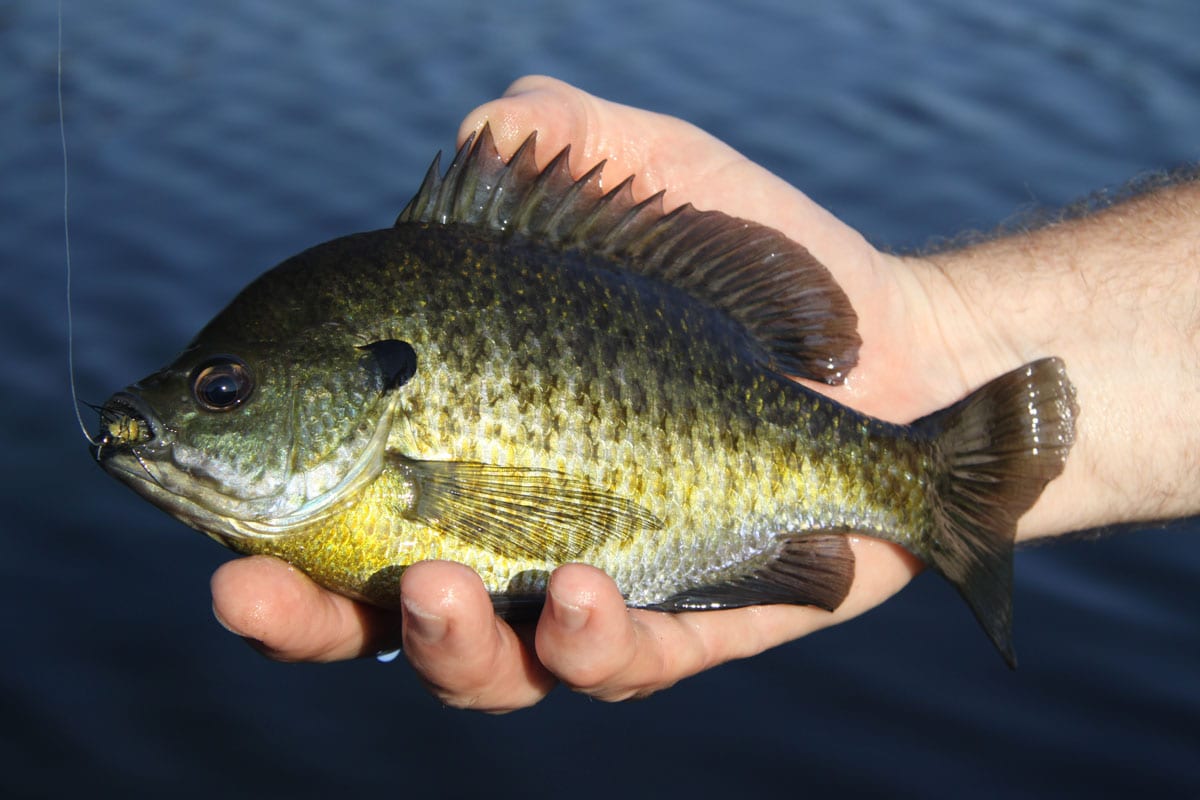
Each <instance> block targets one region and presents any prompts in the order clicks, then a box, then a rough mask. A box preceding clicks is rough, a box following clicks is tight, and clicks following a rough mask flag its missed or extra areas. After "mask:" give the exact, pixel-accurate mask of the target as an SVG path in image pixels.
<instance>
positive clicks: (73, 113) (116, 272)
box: [0, 0, 1200, 798]
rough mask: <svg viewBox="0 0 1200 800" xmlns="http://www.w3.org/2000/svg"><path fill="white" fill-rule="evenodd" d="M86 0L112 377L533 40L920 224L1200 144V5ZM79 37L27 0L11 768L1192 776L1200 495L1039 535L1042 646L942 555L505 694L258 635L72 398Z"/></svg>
mask: <svg viewBox="0 0 1200 800" xmlns="http://www.w3.org/2000/svg"><path fill="white" fill-rule="evenodd" d="M301 6H302V8H301ZM65 24H66V49H65V54H64V66H65V70H66V75H65V96H66V108H67V126H68V135H69V137H70V154H71V173H70V174H71V209H72V217H71V219H72V237H73V238H72V243H73V247H74V255H75V266H76V275H75V278H76V301H77V305H76V311H77V316H76V324H77V329H78V334H79V338H78V351H77V356H78V360H79V367H80V389H81V392H82V394H83V396H84V397H85V398H89V399H93V400H98V399H101V398H103V397H104V396H106V395H107V394H108V392H110V391H111V390H112V389H114V388H116V387H117V386H119V385H122V384H124V383H126V382H127V381H129V380H131V379H133V378H136V377H138V376H141V375H143V374H145V373H147V372H148V371H150V370H151V369H153V368H155V367H156V366H158V365H159V364H161V363H163V362H165V361H166V360H167V359H168V358H169V357H170V356H171V355H172V354H173V353H174V351H175V349H176V348H178V347H179V346H181V345H182V343H183V342H184V341H185V340H186V339H187V338H188V337H190V335H191V334H192V333H193V332H194V331H195V330H196V329H197V328H198V326H199V325H200V324H202V323H203V322H204V321H205V320H207V319H208V318H209V317H210V316H211V315H212V314H213V313H214V312H215V311H216V310H218V308H219V307H220V306H221V305H222V304H223V303H224V302H225V301H226V300H228V299H229V298H230V297H231V296H232V294H233V293H234V292H235V291H236V290H237V289H238V288H240V287H241V286H242V285H243V284H245V283H246V282H247V281H248V280H249V279H250V278H251V277H252V276H254V275H255V274H257V273H258V272H260V271H261V270H262V269H264V268H266V267H268V266H270V265H271V264H273V263H275V262H276V261H278V260H280V259H282V258H284V257H286V256H288V255H291V254H292V253H294V252H296V251H298V250H300V249H302V248H304V247H307V246H309V245H311V244H314V243H316V242H319V241H322V240H324V239H327V238H330V237H333V236H335V235H339V234H343V233H347V232H350V231H356V230H363V229H368V228H375V227H380V226H384V225H387V224H389V223H390V221H391V220H392V219H393V218H394V216H395V214H396V212H397V211H398V209H399V208H400V207H401V206H402V204H403V203H404V202H405V201H406V200H407V198H408V196H409V194H410V193H411V192H412V191H413V189H414V188H415V186H416V184H417V182H418V181H419V179H420V177H421V175H422V174H423V171H424V168H425V167H426V165H427V163H428V159H429V158H430V157H431V156H432V154H433V152H434V151H435V150H437V149H438V148H447V147H451V146H452V145H453V136H454V133H455V131H456V128H457V124H458V122H459V120H460V118H461V117H462V116H463V115H464V114H465V113H466V112H467V111H468V110H469V109H470V108H471V107H473V106H474V105H475V104H477V103H480V102H482V101H485V100H487V99H489V98H491V97H493V96H495V95H497V94H498V93H499V92H500V91H502V90H503V88H504V87H505V85H506V84H507V83H508V82H509V81H510V80H511V79H513V78H515V77H517V76H519V75H522V74H525V73H529V72H544V73H550V74H553V75H556V76H558V77H561V78H564V79H567V80H570V81H573V82H576V83H578V84H580V85H582V86H583V87H585V88H587V89H589V90H591V91H593V92H595V93H597V94H601V95H604V96H608V97H610V98H613V99H617V100H620V101H623V102H627V103H631V104H634V105H638V106H643V107H649V108H653V109H655V110H659V111H663V112H667V113H671V114H675V115H678V116H681V117H684V118H687V119H689V120H691V121H693V122H696V123H698V124H700V125H701V126H703V127H705V128H707V129H708V130H710V131H711V132H713V133H714V134H716V135H717V136H719V137H720V138H722V139H725V140H726V141H729V142H730V143H732V144H733V145H734V146H735V147H737V148H739V149H741V150H742V151H744V152H746V153H747V154H748V155H749V156H750V157H751V158H753V159H755V160H757V161H760V162H761V163H763V164H765V165H766V166H767V167H769V168H770V169H772V170H774V171H775V172H777V173H779V174H781V175H783V176H784V177H786V178H787V179H788V180H789V181H791V182H793V183H795V184H796V185H797V186H799V187H801V188H802V189H804V190H805V191H807V192H808V193H809V194H810V195H811V196H813V197H814V198H815V199H817V200H818V201H819V202H821V203H823V204H826V205H827V206H829V207H830V208H831V209H832V210H833V211H834V212H835V213H837V214H839V215H840V216H842V217H844V218H845V219H847V220H848V221H849V222H850V223H852V224H853V225H855V226H857V227H858V228H860V229H861V230H863V231H864V232H865V233H866V234H867V235H868V236H869V237H870V238H871V239H872V240H873V241H875V242H877V243H880V244H882V245H886V246H890V247H896V248H903V247H908V246H915V245H921V244H923V243H925V242H927V241H929V240H930V239H931V238H933V237H939V236H947V235H953V234H955V233H957V232H959V231H961V230H963V229H964V228H989V227H992V226H993V225H995V224H997V223H999V222H1001V221H1002V220H1004V219H1005V218H1007V217H1009V216H1010V215H1011V214H1012V213H1013V212H1014V211H1017V210H1019V209H1022V208H1024V207H1027V206H1029V205H1030V204H1046V205H1056V204H1061V203H1065V202H1067V201H1070V200H1072V199H1074V198H1076V197H1078V196H1080V195H1082V194H1085V193H1087V192H1089V191H1091V190H1094V189H1097V188H1100V187H1104V186H1114V185H1119V184H1120V183H1122V182H1123V181H1125V180H1126V179H1128V178H1131V177H1133V176H1135V175H1138V174H1140V173H1144V172H1146V171H1148V170H1154V169H1159V168H1163V167H1171V166H1175V165H1179V164H1183V163H1186V162H1191V161H1195V160H1197V159H1198V158H1200V138H1198V136H1200V135H1198V133H1197V132H1198V131H1200V48H1198V47H1197V45H1196V42H1197V34H1200V12H1198V11H1197V9H1196V6H1195V4H1194V2H1192V0H1159V1H1158V2H1149V1H1148V0H1147V1H1146V2H1138V3H1134V2H1126V3H1108V4H1106V3H1099V2H1087V1H1085V0H1018V1H1017V2H1009V3H994V2H969V1H964V0H936V1H934V0H929V1H927V2H920V3H906V2H900V1H899V0H867V1H866V2H856V3H844V4H836V5H835V4H820V5H818V4H806V3H794V2H789V1H788V0H759V1H756V2H739V3H736V4H734V3H728V2H718V1H717V0H712V1H710V2H696V3H685V2H682V0H667V1H664V2H657V3H653V4H651V3H634V2H613V1H612V0H608V1H607V2H600V1H599V0H587V1H584V0H579V1H577V2H571V1H570V0H545V1H544V2H533V1H532V0H526V1H524V2H511V3H488V4H485V3H469V2H464V0H439V1H438V2H407V3H377V4H369V5H368V4H357V5H355V4H348V3H343V2H336V1H335V0H321V1H320V2H308V3H305V4H291V3H283V2H279V3H272V2H266V1H265V0H238V2H207V3H196V4H184V3H163V2H157V1H156V0H126V1H125V2H119V1H115V0H114V1H111V2H105V3H89V2H67V3H66V13H65ZM54 45H55V24H54V15H53V4H52V3H50V2H45V0H37V2H33V1H32V0H29V1H27V2H16V1H14V0H7V1H5V2H0V136H2V137H3V140H2V145H3V146H2V147H0V257H2V258H0V263H2V265H3V278H4V283H3V292H2V294H0V303H2V304H3V305H2V308H0V329H2V333H3V336H2V338H0V347H3V360H2V361H0V363H2V365H3V368H4V377H5V380H4V382H3V394H2V398H3V400H2V402H3V419H4V423H3V425H0V430H2V431H3V433H0V436H3V452H4V455H5V458H4V459H3V460H2V461H0V469H2V470H3V480H2V481H0V486H3V487H4V497H5V501H6V506H7V508H6V511H7V513H6V515H5V519H4V523H3V527H2V528H0V531H2V533H0V537H2V539H0V546H2V549H0V578H2V580H0V608H3V615H2V617H0V620H2V621H0V637H2V638H0V640H2V641H3V643H4V645H3V648H4V649H3V651H2V656H3V657H2V658H0V795H3V796H10V795H13V794H17V795H60V796H61V795H66V794H68V793H73V792H80V791H85V790H94V789H97V788H102V787H107V788H112V789H115V790H118V791H120V792H122V793H125V794H126V795H133V796H160V795H162V794H165V793H168V792H171V793H174V794H176V795H177V796H204V795H208V794H212V793H216V792H219V793H222V794H223V795H226V796H248V795H251V794H256V795H259V796H298V797H308V796H329V795H332V794H334V793H335V792H336V793H338V794H339V795H348V794H349V792H356V791H361V790H374V791H376V792H380V791H386V792H388V793H395V794H397V795H405V794H412V793H414V792H417V793H421V794H423V795H431V794H438V795H445V796H468V795H478V794H482V793H484V792H487V793H489V794H491V795H492V796H510V795H517V794H518V793H520V794H533V795H539V794H547V795H551V794H552V795H555V796H569V797H581V798H583V797H601V796H603V797H628V796H643V795H667V794H670V795H673V796H692V797H707V796H718V795H728V794H730V793H733V792H737V793H738V794H739V795H741V794H749V793H754V794H757V795H759V796H764V795H776V794H783V793H785V792H786V793H788V794H789V795H793V796H799V795H801V794H808V795H812V794H814V793H815V794H816V795H817V796H829V795H834V794H835V793H851V794H853V795H861V794H864V793H866V792H868V791H872V792H878V793H880V794H886V795H887V796H893V797H896V796H899V797H903V796H911V797H935V796H942V797H963V796H968V795H969V796H972V797H992V796H1015V795H1018V794H1019V795H1021V796H1061V795H1062V794H1063V793H1065V792H1068V791H1070V792H1071V793H1072V794H1075V795H1082V794H1084V793H1088V794H1092V795H1098V796H1112V795H1127V794H1133V793H1134V792H1137V794H1138V796H1183V795H1192V796H1195V795H1196V794H1197V793H1198V792H1200V768H1198V767H1197V766H1196V763H1197V754H1198V753H1200V688H1198V687H1200V681H1198V676H1200V621H1198V620H1200V588H1198V584H1200V538H1198V537H1197V535H1196V534H1197V532H1198V530H1197V525H1196V524H1194V523H1192V524H1181V525H1177V526H1174V527H1169V528H1161V527H1160V528H1153V529H1145V530H1140V531H1135V532H1130V533H1125V534H1123V535H1120V536H1111V537H1107V538H1103V539H1098V540H1089V541H1072V542H1066V541H1063V542H1057V543H1054V544H1051V545H1047V546H1043V547H1039V548H1036V549H1032V550H1028V551H1024V552H1022V553H1021V554H1020V555H1019V557H1018V560H1017V586H1016V614H1017V629H1016V635H1017V645H1018V650H1019V652H1020V655H1021V658H1022V666H1021V669H1020V670H1019V671H1018V672H1016V673H1010V672H1008V671H1007V670H1006V669H1005V668H1004V667H1003V665H1002V664H1001V662H1000V659H998V658H997V657H996V655H995V653H994V652H992V650H991V648H990V646H989V645H988V643H987V641H986V639H985V637H984V636H983V635H982V634H981V633H980V632H979V631H978V630H977V628H976V626H975V623H974V621H973V620H972V619H971V616H970V614H969V613H968V612H967V611H966V609H965V608H963V607H962V605H961V603H960V601H959V599H958V598H957V596H956V595H955V594H954V592H953V591H952V590H951V589H950V588H949V587H948V586H946V585H945V584H943V583H942V582H940V581H938V580H936V579H935V578H932V577H924V578H922V579H920V580H918V581H916V582H915V583H914V585H912V586H911V587H909V588H908V589H906V590H905V591H904V592H903V593H902V595H900V596H899V597H897V598H896V599H895V600H893V601H892V602H890V603H888V604H887V605H886V606H884V607H882V608H880V609H878V610H877V611H875V612H873V613H871V614H869V615H867V616H866V617H865V618H863V619H860V620H857V621H855V622H853V623H851V624H848V625H845V626H842V627H841V628H839V629H837V630H832V631H828V632H824V633H821V634H818V635H816V636H813V637H811V638H809V639H807V640H804V641H800V642H796V643H793V644H790V645H787V646H784V647H781V648H778V649H777V650H775V651H773V652H770V653H768V654H765V655H763V656H760V657H758V658H754V659H751V660H748V661H745V662H741V663H736V664H730V665H727V666H725V667H722V668H720V669H717V670H714V671H712V672H710V673H708V674H705V675H702V676H699V677H697V678H694V679H691V680H688V681H685V682H684V683H682V684H680V685H679V686H677V687H675V688H674V689H672V690H670V691H668V692H665V693H662V694H660V695H657V696H655V697H653V698H651V699H649V700H647V701H644V702H640V703H633V704H626V705H619V706H609V705H604V704H601V703H596V702H591V701H589V700H587V699H584V698H582V697H579V696H575V695H571V694H569V693H566V692H558V693H555V694H554V695H552V696H551V697H550V698H549V699H548V700H546V701H545V702H544V703H543V704H542V705H541V706H539V707H538V708H536V709H534V710H531V711H526V712H523V713H519V714H516V715H512V716H509V717H504V718H489V717H481V716H477V715H473V714H469V713H463V712H456V711H450V710H446V709H443V708H441V707H439V705H438V704H437V703H436V702H434V701H433V700H432V699H430V698H429V697H428V696H426V695H425V693H424V692H423V690H422V689H421V688H420V687H419V686H418V684H417V681H416V680H415V679H414V677H413V674H412V673H411V671H410V670H409V669H408V667H407V666H406V665H405V664H404V663H403V662H402V661H401V662H397V663H393V664H390V665H381V664H378V663H376V662H374V661H365V662H356V663H347V664H338V665H328V666H312V665H280V664H274V663H271V662H268V661H265V660H263V659H261V658H260V657H258V656H257V655H255V654H254V653H253V652H251V651H250V650H249V649H248V648H246V647H245V646H244V645H243V644H242V643H241V642H239V641H238V640H236V639H235V638H234V637H232V636H230V635H228V634H227V633H225V632H224V631H223V630H221V629H220V628H219V626H218V625H217V624H216V623H215V622H214V621H213V619H212V617H211V613H210V608H209V603H210V599H209V594H208V588H207V580H208V576H209V574H210V573H211V572H212V570H213V569H214V568H215V567H216V566H217V565H218V564H219V563H221V562H222V561H223V560H224V559H226V558H227V557H228V554H227V553H226V552H225V551H223V550H222V549H221V548H219V547H217V546H216V545H214V544H212V543H211V542H209V541H208V540H206V539H204V538H203V537H200V536H198V535H196V534H194V533H192V532H191V531H189V530H187V529H185V528H183V527H182V526H181V525H179V524H177V523H174V522H172V521H171V520H169V519H168V518H166V517H165V516H164V515H163V514H161V513H160V512H158V511H157V510H155V509H153V508H151V507H150V506H149V505H147V504H145V503H144V502H142V501H140V500H138V499H137V498H135V497H134V496H133V495H132V494H130V493H129V492H128V491H127V490H125V489H124V488H122V487H120V486H119V485H117V484H116V483H115V482H114V481H112V480H111V479H110V478H108V477H107V476H105V475H103V474H102V473H101V472H100V470H98V469H96V467H95V466H94V465H93V464H91V463H90V462H89V459H88V457H87V453H86V450H85V447H84V443H83V441H82V438H81V437H80V436H79V435H78V433H77V431H75V429H74V427H73V425H74V423H73V421H72V419H71V410H70V404H69V401H68V399H67V388H66V383H65V367H64V357H65V355H64V325H65V319H64V313H63V304H62V293H63V292H62V289H63V259H62V227H61V211H62V184H61V164H60V151H59V149H58V138H57V135H58V134H57V127H56V126H57V121H56V109H55V102H54V67H55V46H54ZM1134 428H1136V424H1135V425H1134Z"/></svg>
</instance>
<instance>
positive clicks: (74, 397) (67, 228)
mask: <svg viewBox="0 0 1200 800" xmlns="http://www.w3.org/2000/svg"><path fill="white" fill-rule="evenodd" d="M62 18H63V14H62V0H58V76H57V77H58V85H57V91H58V138H59V140H60V141H61V142H62V162H63V244H64V246H65V248H66V255H67V372H68V373H69V375H70V380H71V407H72V408H74V409H75V419H76V420H78V421H79V430H81V431H83V438H85V439H87V440H88V441H89V442H90V443H92V444H94V445H99V444H100V442H99V441H97V440H96V439H94V438H93V437H92V434H91V433H89V432H88V428H87V423H85V422H84V421H83V414H82V413H81V412H80V411H79V393H78V392H77V391H76V389H75V318H74V314H73V313H72V311H71V223H70V215H69V213H68V210H69V208H70V196H71V195H70V184H69V183H68V180H67V118H66V113H65V112H64V111H63V88H62V87H63V66H62V61H63V59H62V54H63V19H62Z"/></svg>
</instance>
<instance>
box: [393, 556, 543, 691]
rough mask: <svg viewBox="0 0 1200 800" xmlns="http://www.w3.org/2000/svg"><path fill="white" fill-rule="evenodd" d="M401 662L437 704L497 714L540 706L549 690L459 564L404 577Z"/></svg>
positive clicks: (418, 569) (430, 566)
mask: <svg viewBox="0 0 1200 800" xmlns="http://www.w3.org/2000/svg"><path fill="white" fill-rule="evenodd" d="M400 593H401V598H402V601H403V608H404V654H405V656H407V658H408V660H409V662H410V663H411V664H412V665H413V667H414V668H415V669H416V670H417V672H418V673H419V674H420V675H421V677H422V680H423V681H424V682H425V684H426V686H427V687H428V688H429V690H430V691H431V692H433V694H434V695H436V696H437V697H438V698H439V699H440V700H441V701H442V702H443V703H446V704H447V705H450V706H454V707H455V708H471V709H475V710H477V711H489V712H505V711H511V710H513V709H517V708H523V707H525V706H530V705H533V704H534V703H536V702H537V701H538V700H541V699H542V698H543V697H544V696H545V695H546V693H547V692H549V691H550V690H551V689H552V688H553V687H554V684H555V682H556V681H555V679H554V676H553V675H551V674H550V673H549V672H548V671H547V670H546V669H545V667H543V666H542V665H541V664H539V663H538V661H537V659H536V657H535V656H534V654H533V652H532V648H530V647H527V646H526V645H525V643H524V642H523V641H522V638H521V636H520V635H518V633H517V632H516V631H515V630H514V629H513V628H512V627H511V626H509V625H508V624H507V623H505V622H503V621H502V620H500V619H498V618H497V617H496V615H495V614H494V613H493V611H492V603H491V600H490V598H489V597H488V594H487V592H486V590H485V589H484V587H483V582H482V581H481V580H480V579H479V576H478V575H476V574H475V573H474V572H473V571H471V570H470V569H469V568H467V567H465V566H463V565H461V564H453V563H450V562H444V561H431V562H424V563H420V564H415V565H413V566H412V567H410V568H409V569H408V570H406V571H405V573H404V577H403V579H402V580H401V585H400Z"/></svg>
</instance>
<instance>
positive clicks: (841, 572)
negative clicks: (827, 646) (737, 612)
mask: <svg viewBox="0 0 1200 800" xmlns="http://www.w3.org/2000/svg"><path fill="white" fill-rule="evenodd" d="M853 582H854V552H853V551H852V550H851V549H850V543H849V540H848V538H847V536H846V534H845V533H824V532H823V533H812V534H805V535H799V536H787V537H784V538H781V539H780V541H779V544H778V545H777V547H776V548H775V549H774V550H773V551H772V552H769V553H767V554H766V555H764V556H763V557H762V558H759V559H755V560H752V561H750V562H748V563H747V564H746V566H745V570H744V571H742V572H741V573H739V574H735V575H733V576H731V577H729V578H728V579H726V580H724V581H721V582H719V583H712V584H708V585H706V586H699V587H697V588H695V589H689V590H687V591H683V592H679V593H678V594H675V595H672V596H671V597H669V598H667V599H666V600H664V601H663V602H661V603H658V604H656V605H653V606H650V608H654V609H657V610H659V611H708V610H715V609H721V608H741V607H743V606H754V605H767V604H771V603H789V604H792V605H802V606H817V607H818V608H823V609H825V610H826V611H833V610H834V609H835V608H837V607H838V606H840V605H841V604H842V601H843V600H844V599H845V598H846V594H847V593H848V592H849V591H850V584H851V583H853Z"/></svg>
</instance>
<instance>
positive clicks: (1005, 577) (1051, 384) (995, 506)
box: [913, 358, 1078, 667]
mask: <svg viewBox="0 0 1200 800" xmlns="http://www.w3.org/2000/svg"><path fill="white" fill-rule="evenodd" d="M1077 413H1078V408H1077V407H1076V405H1075V389H1074V387H1072V386H1071V382H1070V381H1069V380H1068V379H1067V373H1066V369H1065V367H1064V365H1063V363H1062V361H1060V360H1059V359H1057V358H1045V359H1042V360H1040V361H1034V362H1032V363H1030V364H1026V365H1025V366H1023V367H1020V368H1019V369H1016V370H1013V371H1012V372H1009V373H1007V374H1005V375H1001V376H1000V377H999V378H996V379H995V380H993V381H991V382H990V383H987V384H986V385H984V386H983V387H981V388H979V389H977V390H976V391H974V392H972V393H971V394H970V395H968V396H967V397H966V398H964V399H963V400H961V401H959V402H958V403H955V404H954V405H952V406H950V407H949V408H945V409H942V410H941V411H938V412H935V413H933V414H930V415H929V416H927V417H923V418H921V419H919V420H917V421H916V422H914V423H913V426H914V427H915V428H917V429H918V430H921V431H923V432H924V433H926V434H928V435H930V436H931V437H933V438H934V440H935V447H936V448H937V452H938V455H939V457H940V459H941V460H942V463H943V465H944V472H943V478H942V482H941V485H940V486H939V491H938V506H937V512H936V516H937V523H936V524H937V530H936V532H935V535H934V537H933V544H932V552H931V554H930V560H931V562H932V566H933V567H934V568H935V569H936V570H937V571H938V572H940V573H941V574H942V575H944V576H945V577H946V578H947V579H948V580H949V581H950V582H951V583H952V584H954V586H955V588H956V589H958V591H959V593H960V594H961V595H962V596H963V598H964V599H965V600H966V601H967V604H968V605H969V606H970V607H971V610H972V611H973V612H974V613H975V618H976V619H978V620H979V623H980V624H981V625H982V626H983V628H984V630H985V631H987V634H988V636H989V637H991V640H992V643H993V644H995V645H996V648H997V649H999V650H1000V653H1001V655H1003V656H1004V660H1005V661H1006V662H1008V665H1009V666H1010V667H1016V656H1015V655H1014V653H1013V647H1012V550H1013V540H1014V538H1015V536H1016V528H1017V520H1019V519H1020V518H1021V515H1022V514H1024V513H1025V512H1026V511H1027V510H1029V508H1030V507H1031V506H1032V505H1033V504H1034V502H1036V501H1037V499H1038V497H1039V496H1040V495H1041V493H1042V489H1043V488H1045V486H1046V484H1047V483H1049V482H1050V481H1051V480H1053V479H1054V478H1055V477H1057V476H1058V475H1059V473H1061V472H1062V470H1063V465H1064V463H1065V461H1066V458H1067V453H1068V452H1069V451H1070V449H1071V444H1072V442H1073V441H1074V438H1075V416H1076V414H1077Z"/></svg>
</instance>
